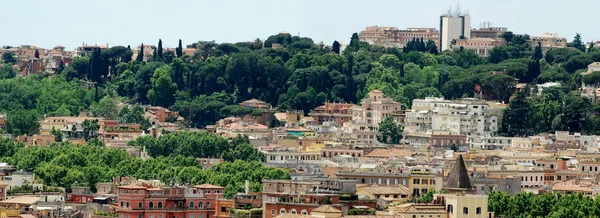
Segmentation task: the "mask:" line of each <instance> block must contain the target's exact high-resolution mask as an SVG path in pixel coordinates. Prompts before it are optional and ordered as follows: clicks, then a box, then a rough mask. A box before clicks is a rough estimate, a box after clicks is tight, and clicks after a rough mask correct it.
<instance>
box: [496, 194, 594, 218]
mask: <svg viewBox="0 0 600 218" xmlns="http://www.w3.org/2000/svg"><path fill="white" fill-rule="evenodd" d="M488 197H489V199H488V204H489V207H488V210H489V211H493V212H494V215H495V216H497V217H513V218H519V217H523V218H526V217H550V218H562V217H565V218H566V217H569V218H585V217H600V197H597V198H595V199H593V198H590V197H586V196H583V195H581V194H572V195H561V194H556V195H554V194H549V193H544V194H541V195H536V194H533V193H529V192H521V193H517V194H515V195H513V196H510V195H508V194H506V193H505V192H492V193H490V194H489V195H488Z"/></svg>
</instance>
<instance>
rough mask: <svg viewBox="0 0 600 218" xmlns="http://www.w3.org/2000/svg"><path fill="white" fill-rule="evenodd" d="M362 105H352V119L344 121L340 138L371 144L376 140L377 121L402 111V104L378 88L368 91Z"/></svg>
mask: <svg viewBox="0 0 600 218" xmlns="http://www.w3.org/2000/svg"><path fill="white" fill-rule="evenodd" d="M368 96H369V97H368V98H365V99H363V101H362V105H360V106H352V107H350V110H351V111H352V120H351V121H350V122H347V123H344V127H343V128H342V131H341V132H342V133H341V134H342V135H341V137H342V138H350V139H356V140H358V141H360V142H363V143H367V144H373V143H376V142H377V135H378V134H379V132H378V129H379V123H380V122H381V121H383V120H385V119H386V118H387V117H388V116H389V117H393V116H395V115H398V114H400V113H401V111H402V105H401V104H400V103H398V102H396V101H394V100H393V99H392V98H390V97H387V96H385V95H384V94H383V92H381V91H379V90H373V91H370V92H369V94H368Z"/></svg>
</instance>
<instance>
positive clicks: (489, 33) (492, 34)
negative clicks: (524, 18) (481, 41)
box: [471, 27, 508, 39]
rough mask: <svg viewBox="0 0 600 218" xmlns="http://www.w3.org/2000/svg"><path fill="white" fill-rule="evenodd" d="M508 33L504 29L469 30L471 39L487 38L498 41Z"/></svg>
mask: <svg viewBox="0 0 600 218" xmlns="http://www.w3.org/2000/svg"><path fill="white" fill-rule="evenodd" d="M506 31H508V28H506V27H483V28H479V29H471V38H488V39H498V38H500V37H501V36H502V34H504V33H505V32H506Z"/></svg>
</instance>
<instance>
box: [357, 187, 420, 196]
mask: <svg viewBox="0 0 600 218" xmlns="http://www.w3.org/2000/svg"><path fill="white" fill-rule="evenodd" d="M363 190H364V191H367V192H369V193H371V194H375V195H385V194H409V193H410V192H409V191H408V188H407V187H405V186H402V185H398V186H369V187H366V188H364V189H363Z"/></svg>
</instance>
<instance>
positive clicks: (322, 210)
mask: <svg viewBox="0 0 600 218" xmlns="http://www.w3.org/2000/svg"><path fill="white" fill-rule="evenodd" d="M312 212H319V213H341V212H342V211H341V210H339V209H337V208H335V207H333V206H332V205H323V206H320V207H317V208H315V209H313V210H312Z"/></svg>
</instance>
